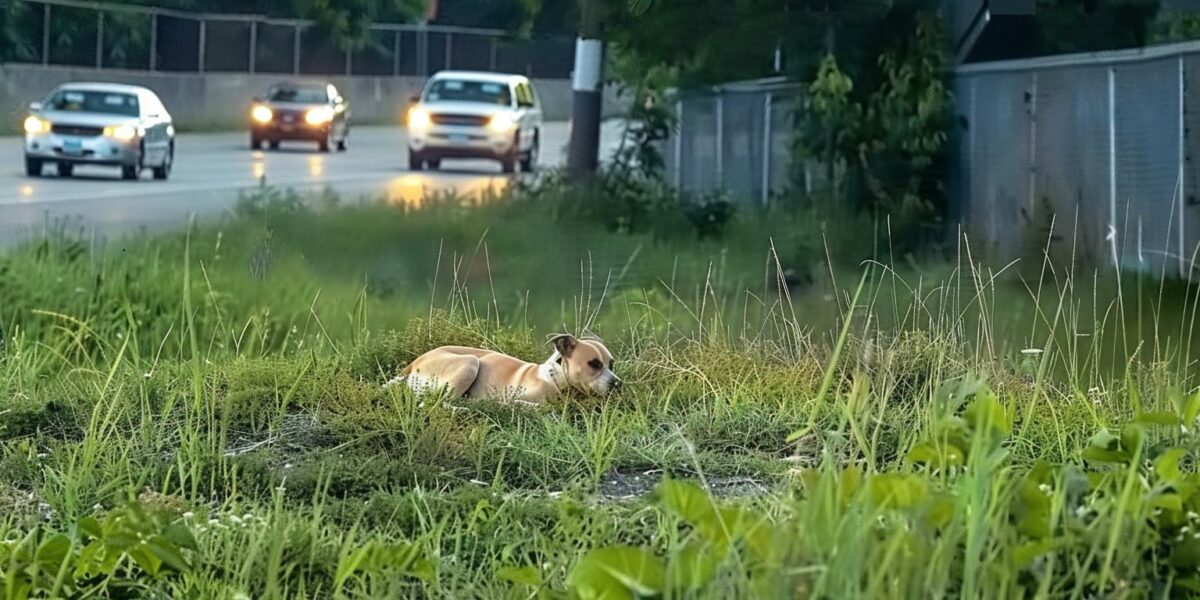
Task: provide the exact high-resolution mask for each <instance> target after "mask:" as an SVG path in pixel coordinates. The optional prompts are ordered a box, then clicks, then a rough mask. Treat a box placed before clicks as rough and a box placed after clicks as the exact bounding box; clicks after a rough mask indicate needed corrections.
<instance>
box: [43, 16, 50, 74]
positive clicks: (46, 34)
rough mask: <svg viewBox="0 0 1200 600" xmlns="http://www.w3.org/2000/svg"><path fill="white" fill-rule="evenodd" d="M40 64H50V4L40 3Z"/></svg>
mask: <svg viewBox="0 0 1200 600" xmlns="http://www.w3.org/2000/svg"><path fill="white" fill-rule="evenodd" d="M42 64H43V65H48V64H50V5H49V4H43V5H42Z"/></svg>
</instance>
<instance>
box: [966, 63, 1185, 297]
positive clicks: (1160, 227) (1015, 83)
mask: <svg viewBox="0 0 1200 600" xmlns="http://www.w3.org/2000/svg"><path fill="white" fill-rule="evenodd" d="M1197 82H1200V44H1197V43H1186V44H1176V45H1170V46H1160V47H1153V48H1149V49H1142V50H1134V51H1115V52H1106V53H1100V54H1092V55H1078V56H1063V57H1049V58H1039V59H1027V60H1020V61H1006V62H997V63H990V64H989V63H982V64H977V65H967V66H964V67H960V68H959V70H958V72H957V74H956V81H955V89H956V94H957V102H956V104H957V108H956V111H957V113H958V119H957V121H958V131H957V132H956V134H957V137H958V141H957V145H958V150H957V152H956V157H955V160H956V169H955V177H954V180H953V182H952V184H953V185H952V194H951V198H952V200H953V201H954V216H956V217H957V218H958V219H959V220H960V221H961V222H963V223H964V226H965V230H966V231H967V233H968V235H969V236H971V238H972V243H973V245H976V246H983V247H984V249H985V250H986V252H987V253H988V254H989V255H990V256H993V257H995V258H998V259H1000V260H1008V259H1014V258H1017V257H1020V256H1037V255H1038V254H1040V253H1041V252H1042V251H1044V250H1045V251H1049V252H1050V253H1051V254H1052V255H1054V256H1056V257H1058V258H1064V259H1065V258H1073V259H1077V260H1079V259H1082V260H1084V261H1086V262H1087V263H1090V264H1116V265H1119V266H1120V267H1122V268H1124V269H1129V270H1135V271H1142V272H1148V273H1160V272H1165V273H1169V274H1175V273H1178V274H1179V275H1181V276H1184V277H1189V278H1190V277H1191V275H1192V274H1193V273H1194V272H1195V270H1196V257H1197V256H1196V253H1197V251H1198V250H1200V212H1198V211H1200V208H1198V207H1200V202H1198V200H1197V195H1196V191H1197V189H1200V185H1198V184H1200V179H1198V178H1200V171H1198V170H1197V166H1196V163H1195V161H1194V160H1193V156H1194V154H1195V151H1196V150H1197V149H1200V137H1198V136H1200V127H1198V125H1200V123H1196V122H1195V120H1196V119H1197V115H1200V85H1196V83H1197Z"/></svg>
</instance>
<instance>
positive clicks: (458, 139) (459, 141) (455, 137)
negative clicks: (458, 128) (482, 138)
mask: <svg viewBox="0 0 1200 600" xmlns="http://www.w3.org/2000/svg"><path fill="white" fill-rule="evenodd" d="M449 139H450V141H451V142H454V143H456V144H462V143H465V142H466V141H467V140H468V139H470V138H468V137H467V136H465V135H462V134H455V135H451V136H449Z"/></svg>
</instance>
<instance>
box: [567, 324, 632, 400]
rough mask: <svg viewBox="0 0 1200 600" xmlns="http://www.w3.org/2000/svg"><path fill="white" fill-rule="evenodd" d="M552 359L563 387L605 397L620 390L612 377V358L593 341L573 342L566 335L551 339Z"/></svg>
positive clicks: (615, 379) (579, 340) (619, 381)
mask: <svg viewBox="0 0 1200 600" xmlns="http://www.w3.org/2000/svg"><path fill="white" fill-rule="evenodd" d="M550 343H552V344H554V356H552V357H551V360H553V361H555V362H557V363H558V366H559V367H560V368H561V370H562V371H561V372H562V374H563V377H564V378H565V380H566V382H567V385H569V386H571V387H572V388H575V389H576V390H579V391H580V392H583V393H584V394H590V395H594V396H605V395H608V394H610V393H612V392H614V391H616V390H617V388H619V387H621V378H620V377H617V374H616V373H613V370H612V369H613V355H612V353H611V352H609V351H608V348H607V347H605V346H604V342H601V341H600V340H599V339H597V338H591V337H585V338H576V337H575V336H573V335H570V334H560V335H556V336H554V337H553V338H552V339H551V340H550Z"/></svg>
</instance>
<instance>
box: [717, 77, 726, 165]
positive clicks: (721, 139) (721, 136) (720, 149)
mask: <svg viewBox="0 0 1200 600" xmlns="http://www.w3.org/2000/svg"><path fill="white" fill-rule="evenodd" d="M724 186H725V94H724V93H723V90H721V89H720V88H717V187H719V188H720V187H724Z"/></svg>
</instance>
